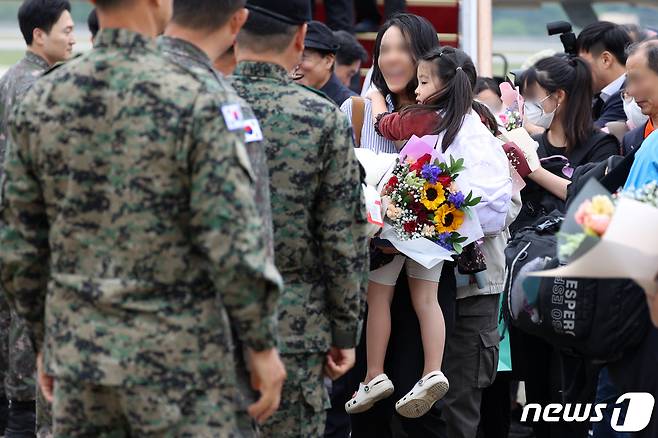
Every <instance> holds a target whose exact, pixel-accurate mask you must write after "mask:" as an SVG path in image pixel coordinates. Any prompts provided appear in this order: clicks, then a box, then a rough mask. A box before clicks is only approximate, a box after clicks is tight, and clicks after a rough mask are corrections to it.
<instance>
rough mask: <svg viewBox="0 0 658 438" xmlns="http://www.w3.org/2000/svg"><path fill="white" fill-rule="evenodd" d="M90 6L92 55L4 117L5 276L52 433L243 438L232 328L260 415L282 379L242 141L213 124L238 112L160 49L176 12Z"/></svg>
mask: <svg viewBox="0 0 658 438" xmlns="http://www.w3.org/2000/svg"><path fill="white" fill-rule="evenodd" d="M96 5H97V11H98V16H99V20H100V24H101V28H103V29H104V30H102V31H101V33H99V35H98V37H97V40H96V46H95V48H94V50H92V51H91V52H90V53H88V54H86V55H84V56H82V57H80V58H78V59H76V60H73V61H71V62H69V63H68V64H67V65H64V66H62V67H60V68H58V69H56V70H54V71H52V72H51V73H50V74H48V75H46V76H44V77H43V78H42V79H40V81H39V82H38V83H37V84H35V86H34V87H33V88H32V89H31V90H30V91H29V92H28V93H27V94H26V96H25V98H24V99H23V102H22V103H21V104H20V105H19V106H18V107H17V108H16V110H15V111H13V112H12V115H11V117H10V119H9V125H10V136H9V142H8V145H7V158H6V162H5V179H4V181H3V185H2V193H3V197H2V213H1V216H0V218H1V219H2V222H3V226H2V227H1V228H0V247H2V248H3V251H2V252H1V253H0V279H1V280H2V284H3V285H4V287H5V291H6V293H7V297H8V298H9V300H10V302H11V303H12V304H13V305H14V306H15V308H16V309H17V312H18V313H19V314H20V315H21V316H22V317H23V318H24V319H25V320H26V322H27V324H28V328H29V330H30V334H31V338H32V341H33V342H34V345H35V347H36V349H37V351H38V352H39V354H41V352H43V357H44V363H45V372H44V370H41V369H40V373H39V374H40V379H41V380H42V381H41V387H42V389H44V390H45V392H46V394H47V395H49V396H53V398H54V401H55V403H54V405H53V406H54V409H53V411H54V412H53V416H54V433H55V436H56V437H64V436H94V437H95V436H140V437H149V436H176V437H187V436H189V437H197V436H198V437H204V436H222V437H224V436H226V437H230V436H238V432H237V429H236V422H235V414H234V411H235V385H236V382H235V374H234V363H233V359H232V351H231V338H230V327H229V324H228V317H229V316H230V318H231V320H232V321H234V324H235V327H236V329H237V330H236V333H237V336H238V337H239V339H240V340H241V342H243V343H244V345H245V346H246V347H247V348H248V350H249V357H250V365H251V372H252V381H253V382H254V384H255V387H256V389H258V390H260V392H261V398H260V399H259V401H258V402H257V403H256V404H254V405H252V406H251V407H250V413H251V414H252V415H253V416H254V417H255V418H257V419H259V420H261V421H262V420H264V419H265V418H267V416H269V415H270V414H271V413H272V412H273V410H274V409H276V407H277V405H278V403H279V395H280V389H281V385H282V383H283V379H284V377H285V372H284V370H283V365H282V364H281V361H280V360H279V358H278V353H277V351H276V349H275V348H274V345H275V330H276V303H277V300H278V296H279V291H280V287H281V281H280V280H281V279H280V276H279V275H278V273H277V271H276V269H275V268H274V266H273V265H272V264H271V263H269V262H268V257H267V251H266V248H265V245H264V244H263V240H264V234H263V232H262V222H261V220H260V218H259V216H258V214H257V211H256V207H255V203H254V197H255V193H254V189H253V170H252V169H251V165H250V163H249V159H248V157H247V153H246V151H245V146H244V135H243V132H242V131H241V130H240V131H235V130H231V129H230V127H229V125H230V123H231V122H230V118H229V117H228V116H227V117H224V118H222V117H218V114H222V108H226V107H227V106H231V105H236V104H238V102H237V101H234V100H231V97H230V95H227V94H222V93H218V92H216V90H212V92H211V90H210V89H209V88H208V86H207V84H206V83H205V82H203V81H200V80H198V79H197V78H196V77H195V76H194V75H192V74H190V73H189V72H188V71H185V70H184V69H181V68H180V67H179V66H177V65H175V64H173V63H171V62H170V61H168V60H167V59H165V58H164V57H163V56H162V55H161V53H160V52H159V50H158V48H157V45H156V42H155V40H154V39H153V37H155V35H157V34H159V33H161V32H162V31H163V30H164V26H165V24H166V23H167V22H168V20H169V18H170V16H171V7H172V4H171V1H163V2H151V1H149V0H131V1H122V0H96ZM104 23H105V24H104ZM135 23H140V24H135ZM108 24H111V25H112V27H115V28H108ZM122 26H130V29H131V30H128V29H126V28H121V27H122ZM138 32H139V33H138ZM46 295H47V296H48V299H47V302H46ZM45 321H47V324H46V323H45ZM53 381H54V382H53ZM53 387H54V389H53Z"/></svg>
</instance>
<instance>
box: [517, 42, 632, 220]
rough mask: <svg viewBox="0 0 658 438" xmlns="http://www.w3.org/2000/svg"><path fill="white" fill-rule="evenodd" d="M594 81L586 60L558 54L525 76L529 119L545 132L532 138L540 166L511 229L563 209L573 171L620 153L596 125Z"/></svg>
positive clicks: (530, 177) (526, 104) (526, 190)
mask: <svg viewBox="0 0 658 438" xmlns="http://www.w3.org/2000/svg"><path fill="white" fill-rule="evenodd" d="M591 82H592V77H591V73H590V69H589V66H588V65H587V63H586V62H585V61H583V60H582V59H580V58H576V57H566V56H565V55H556V56H551V57H548V58H544V59H541V60H539V61H537V62H536V63H535V65H534V66H532V67H530V68H529V69H528V70H526V71H525V72H524V74H523V76H522V78H521V84H522V89H521V91H522V94H523V96H524V98H525V101H526V103H525V116H526V118H527V120H528V121H529V122H530V123H532V124H533V125H536V126H540V127H542V128H544V129H545V130H546V131H545V132H544V133H542V134H539V135H536V136H534V137H533V138H534V139H535V140H536V141H537V142H538V143H539V148H538V149H537V154H538V156H539V159H540V160H542V167H540V168H539V169H537V170H536V171H535V172H533V173H531V174H530V175H529V176H528V179H529V180H530V181H528V185H527V187H526V188H525V189H524V190H523V192H521V196H522V198H523V204H524V206H523V209H522V211H521V214H520V215H519V218H518V219H517V221H516V222H515V223H514V224H513V226H512V228H513V231H514V230H515V229H520V228H522V227H523V226H526V225H529V224H531V223H532V222H534V220H536V219H537V218H539V217H541V216H543V215H545V214H548V213H550V212H551V211H552V210H554V209H558V210H563V209H564V201H565V199H566V196H567V186H568V185H569V184H570V182H571V181H570V177H571V174H572V171H573V169H575V168H576V167H578V166H581V165H583V164H586V163H595V162H599V161H603V160H605V159H607V158H608V157H609V156H612V155H616V154H619V152H620V149H619V143H618V141H617V139H616V138H615V137H614V136H612V135H609V134H606V133H603V132H601V131H600V130H598V129H596V128H594V126H593V124H592V109H591V101H592V87H591Z"/></svg>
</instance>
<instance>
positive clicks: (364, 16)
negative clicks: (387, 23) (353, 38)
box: [354, 0, 406, 33]
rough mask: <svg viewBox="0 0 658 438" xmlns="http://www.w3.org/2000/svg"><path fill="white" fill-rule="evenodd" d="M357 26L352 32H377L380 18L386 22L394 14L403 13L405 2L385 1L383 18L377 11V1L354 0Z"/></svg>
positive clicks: (397, 0)
mask: <svg viewBox="0 0 658 438" xmlns="http://www.w3.org/2000/svg"><path fill="white" fill-rule="evenodd" d="M354 6H355V8H356V19H357V24H356V26H355V27H354V30H355V31H356V32H357V33H359V32H377V30H379V25H380V23H381V22H382V18H383V19H384V20H387V19H388V18H389V17H390V16H391V15H393V14H395V13H396V12H404V10H405V9H406V2H405V0H385V1H384V17H382V16H381V14H380V13H379V11H378V10H377V0H355V2H354Z"/></svg>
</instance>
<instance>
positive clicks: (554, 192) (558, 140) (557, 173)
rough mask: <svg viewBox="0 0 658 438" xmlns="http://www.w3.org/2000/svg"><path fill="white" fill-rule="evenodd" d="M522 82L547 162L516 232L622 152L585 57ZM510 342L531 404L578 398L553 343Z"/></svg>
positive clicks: (513, 333)
mask: <svg viewBox="0 0 658 438" xmlns="http://www.w3.org/2000/svg"><path fill="white" fill-rule="evenodd" d="M520 82H521V93H522V94H523V97H524V98H525V116H526V118H527V120H528V121H529V122H530V123H532V124H533V125H537V126H540V127H542V128H544V129H545V130H546V131H545V132H544V133H542V134H539V135H536V136H533V138H534V140H536V141H537V142H538V143H539V147H538V149H537V155H538V157H539V159H540V161H541V164H542V166H541V167H540V168H539V169H537V170H536V171H534V172H533V173H531V174H530V175H529V176H528V179H527V181H526V182H527V185H526V187H525V188H524V189H523V190H522V191H521V200H522V202H523V206H522V208H521V213H520V214H519V216H518V217H517V219H516V220H515V221H514V223H513V224H512V226H511V227H510V230H511V231H512V233H515V232H517V231H518V230H520V229H521V228H523V227H525V226H528V225H532V224H533V223H534V222H536V221H537V220H538V219H539V218H541V217H543V216H545V215H547V214H549V213H550V212H552V211H553V210H559V211H562V212H563V213H564V212H565V200H566V198H567V187H568V186H569V184H570V183H571V175H572V173H573V170H574V169H575V168H577V167H578V166H582V165H584V164H587V163H596V162H600V161H604V160H606V159H607V158H608V157H610V156H612V155H616V154H619V143H618V141H617V139H616V138H615V137H614V136H612V135H610V134H606V133H604V132H602V131H600V130H599V129H597V128H595V127H594V125H593V122H592V94H593V91H592V75H591V72H590V68H589V66H588V64H587V63H586V62H585V61H584V60H582V59H580V58H576V57H568V56H566V55H556V56H552V57H548V58H544V59H541V60H539V61H537V62H536V63H535V64H534V65H533V66H532V67H530V68H529V69H528V70H526V71H525V72H524V74H523V76H522V77H521V78H520ZM510 342H511V351H512V362H513V363H514V367H515V373H518V377H519V378H520V379H522V380H524V381H525V384H526V396H527V401H528V402H529V403H543V404H546V403H552V402H562V401H563V400H562V398H561V397H562V396H564V397H565V400H568V401H569V402H572V401H574V400H573V399H574V398H575V397H576V395H575V394H576V393H577V392H579V391H582V389H583V388H580V387H579V385H580V384H581V383H583V380H582V379H581V380H577V379H575V378H574V377H575V376H573V373H574V372H575V371H574V370H575V369H576V368H575V367H573V368H570V363H569V364H568V365H565V366H564V367H563V366H562V365H560V364H561V363H562V359H563V358H562V357H560V354H559V352H558V351H557V350H554V349H553V347H552V346H551V345H550V344H548V343H546V342H544V341H542V340H541V339H539V338H537V337H534V336H532V335H529V334H526V333H523V332H520V331H519V330H513V329H512V330H510ZM558 376H559V377H558ZM567 388H570V390H567ZM572 390H575V391H572ZM556 394H561V396H560V397H556V396H555V395H556ZM591 396H592V398H593V397H594V395H593V394H591ZM558 398H559V400H558ZM576 401H579V400H576ZM533 428H534V431H535V435H536V436H568V437H584V436H586V435H587V429H588V428H589V425H588V424H583V423H543V422H541V423H534V424H533Z"/></svg>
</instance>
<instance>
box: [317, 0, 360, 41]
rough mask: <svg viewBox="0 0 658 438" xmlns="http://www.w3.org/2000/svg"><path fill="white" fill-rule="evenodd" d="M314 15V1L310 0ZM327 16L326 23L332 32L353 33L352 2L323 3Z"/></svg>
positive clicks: (333, 1)
mask: <svg viewBox="0 0 658 438" xmlns="http://www.w3.org/2000/svg"><path fill="white" fill-rule="evenodd" d="M310 2H311V8H312V9H313V15H315V0H310ZM323 4H324V10H325V13H326V14H327V18H326V20H325V21H326V23H327V26H329V28H331V29H332V30H345V31H347V32H350V33H353V32H354V0H329V1H325V2H323Z"/></svg>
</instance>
